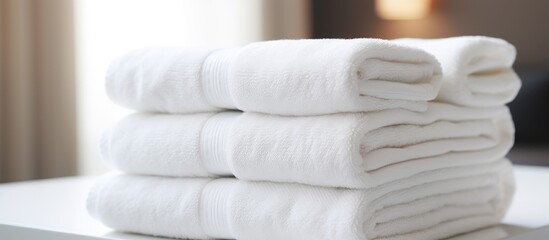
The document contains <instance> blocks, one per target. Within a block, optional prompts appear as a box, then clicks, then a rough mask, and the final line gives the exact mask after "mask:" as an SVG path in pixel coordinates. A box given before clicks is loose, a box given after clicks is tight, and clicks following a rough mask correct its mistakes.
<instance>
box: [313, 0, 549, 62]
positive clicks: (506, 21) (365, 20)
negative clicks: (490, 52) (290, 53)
mask: <svg viewBox="0 0 549 240" xmlns="http://www.w3.org/2000/svg"><path fill="white" fill-rule="evenodd" d="M433 2H434V4H433V6H432V11H431V13H430V14H429V16H428V17H427V18H425V19H421V20H413V21H386V20H381V19H379V18H378V17H377V16H376V14H375V12H374V1H373V0H342V1H330V0H320V1H313V4H314V6H313V17H314V36H315V37H317V38H320V37H344V38H351V37H379V38H389V39H390V38H398V37H423V38H431V37H447V36H454V35H488V36H494V37H500V38H504V39H506V40H508V41H510V42H511V43H513V44H514V45H515V46H516V47H517V49H518V59H517V63H516V64H517V65H518V66H532V65H536V66H537V65H542V66H546V65H549V45H547V44H548V43H549V1H547V0H433Z"/></svg>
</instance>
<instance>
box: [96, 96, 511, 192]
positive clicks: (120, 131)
mask: <svg viewBox="0 0 549 240" xmlns="http://www.w3.org/2000/svg"><path fill="white" fill-rule="evenodd" d="M513 135H514V128H513V123H512V121H511V119H510V114H509V110H508V109H507V107H504V106H501V107H494V108H471V107H459V106H454V105H449V104H442V103H430V104H429V109H428V110H427V111H426V112H424V113H419V112H413V111H407V110H402V109H393V110H384V111H379V112H370V113H355V114H351V113H349V114H332V115H323V116H307V117H284V116H274V115H264V114H256V113H241V112H223V113H218V114H213V113H208V114H191V115H154V114H135V115H130V116H129V117H126V118H125V119H123V120H122V121H121V122H119V123H118V124H117V125H115V126H114V127H112V128H111V129H109V130H107V131H106V132H105V133H104V135H103V137H102V140H101V153H102V156H103V159H104V160H106V161H107V163H108V164H109V165H111V166H113V167H114V168H116V169H119V170H122V171H124V172H128V173H135V174H148V175H160V176H177V177H211V176H232V175H234V176H236V177H237V178H239V179H244V180H265V181H275V182H297V183H304V184H311V185H319V186H332V187H349V188H367V187H372V186H377V185H379V184H382V183H386V182H390V181H393V180H395V179H399V178H402V177H408V176H411V175H414V174H416V173H419V172H422V171H428V170H431V169H438V168H444V167H449V166H459V165H467V164H475V163H480V162H489V161H494V160H497V159H499V158H501V157H504V156H505V155H506V154H507V152H508V150H509V149H510V147H511V146H512V144H513Z"/></svg>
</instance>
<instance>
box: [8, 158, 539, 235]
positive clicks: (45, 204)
mask: <svg viewBox="0 0 549 240" xmlns="http://www.w3.org/2000/svg"><path fill="white" fill-rule="evenodd" d="M515 176H516V181H517V192H516V195H515V199H514V202H513V205H512V207H511V209H510V211H509V213H508V215H507V217H506V218H505V220H504V222H505V223H506V224H511V225H513V226H523V227H529V228H535V227H541V226H543V225H547V224H549V204H548V203H549V191H548V189H549V188H548V185H549V168H544V167H532V166H515ZM95 179H96V177H68V178H57V179H50V180H38V181H28V182H20V183H9V184H0V239H38V238H40V239H61V240H62V239H82V240H83V239H142V240H152V239H164V238H154V237H148V236H142V235H134V234H127V233H120V232H114V231H112V230H111V229H109V228H107V227H105V226H103V225H101V224H100V223H99V222H97V221H95V220H94V219H92V218H91V217H89V216H88V214H87V213H86V209H85V199H86V194H87V191H88V189H89V187H90V186H91V184H92V183H93V182H94V180H95ZM513 226H506V228H513ZM517 229H522V228H517Z"/></svg>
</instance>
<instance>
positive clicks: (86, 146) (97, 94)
mask: <svg viewBox="0 0 549 240" xmlns="http://www.w3.org/2000/svg"><path fill="white" fill-rule="evenodd" d="M75 9H76V11H75V12H76V26H77V27H76V36H77V40H76V42H77V60H78V61H77V63H78V65H77V70H78V71H77V72H78V84H77V85H78V90H77V93H78V94H77V95H78V126H79V127H78V133H79V134H78V159H79V169H78V170H79V173H82V174H92V173H99V172H102V171H105V166H103V164H102V163H101V161H100V156H99V152H98V149H97V145H98V139H99V137H100V134H101V130H102V129H103V128H104V127H106V126H107V125H109V124H111V123H112V122H114V121H116V120H117V119H119V118H120V117H121V116H122V115H124V114H126V113H128V110H124V109H121V108H119V107H117V106H115V105H113V104H111V103H110V102H109V100H108V99H107V96H106V95H105V93H104V87H103V80H104V73H105V71H106V68H107V66H108V64H109V62H110V61H111V60H112V59H113V58H115V57H116V56H118V55H120V54H122V53H124V52H127V51H129V50H131V49H135V48H140V47H145V46H189V47H190V46H216V47H230V46H238V45H242V44H245V43H248V42H251V41H258V40H266V39H278V38H306V37H309V35H310V34H309V2H308V0H76V7H75Z"/></svg>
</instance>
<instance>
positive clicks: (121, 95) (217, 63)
mask: <svg viewBox="0 0 549 240" xmlns="http://www.w3.org/2000/svg"><path fill="white" fill-rule="evenodd" d="M440 82H441V68H440V65H439V63H438V61H437V60H436V59H435V58H434V57H433V56H432V55H430V54H428V53H426V52H424V51H423V50H420V49H418V48H412V47H407V46H403V45H401V44H397V43H393V42H390V41H385V40H380V39H352V40H341V39H322V40H278V41H267V42H256V43H252V44H248V45H246V46H244V47H241V48H236V49H221V50H212V49H207V50H191V49H185V48H151V49H141V50H136V51H134V52H131V53H129V54H127V55H125V56H122V57H121V58H119V59H118V60H115V61H114V62H113V63H112V65H111V67H110V69H109V71H108V73H107V83H106V86H107V93H108V95H109V96H110V98H111V99H112V100H113V101H114V102H116V103H118V104H121V105H123V106H126V107H129V108H132V109H136V110H140V111H150V112H169V113H191V112H204V111H216V110H221V109H239V110H243V111H251V112H262V113H271V114H280V115H317V114H328V113H336V112H362V111H376V110H382V109H393V108H404V109H409V110H414V111H424V110H426V108H427V105H426V103H425V102H426V101H429V100H432V99H434V98H435V97H436V95H437V93H438V90H439V88H440Z"/></svg>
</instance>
